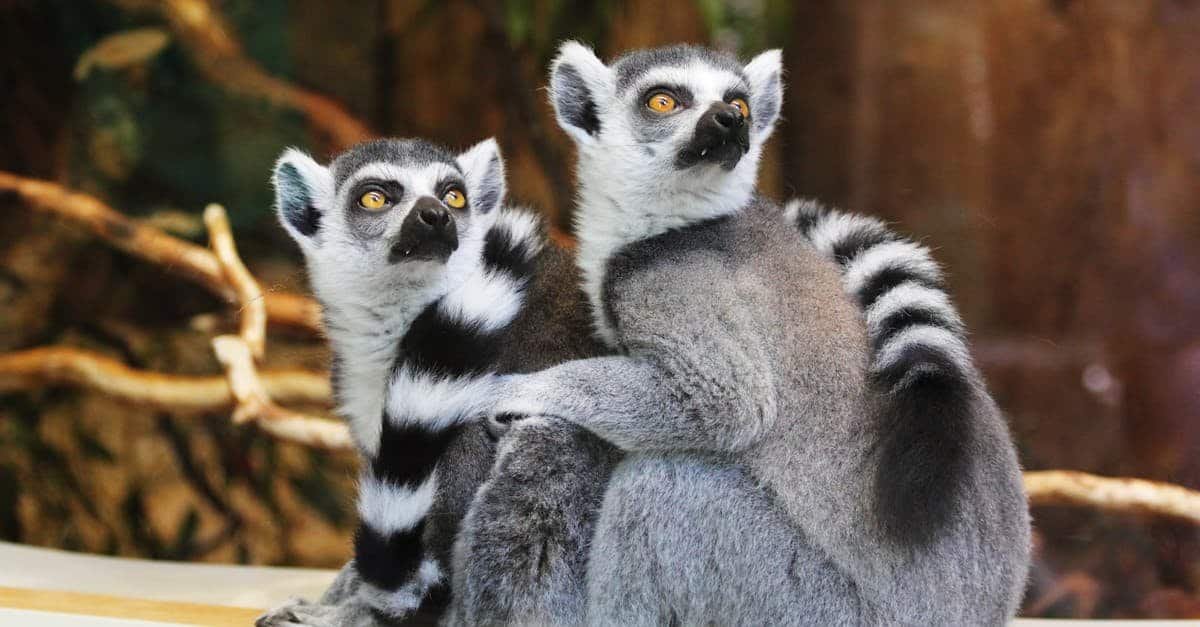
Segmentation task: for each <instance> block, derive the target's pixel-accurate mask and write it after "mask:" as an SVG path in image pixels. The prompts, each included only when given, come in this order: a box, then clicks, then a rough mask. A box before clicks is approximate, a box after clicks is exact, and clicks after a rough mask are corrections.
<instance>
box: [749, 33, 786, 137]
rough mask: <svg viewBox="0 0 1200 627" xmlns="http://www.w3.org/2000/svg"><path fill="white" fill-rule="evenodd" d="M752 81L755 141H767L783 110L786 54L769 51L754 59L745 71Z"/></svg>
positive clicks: (751, 97)
mask: <svg viewBox="0 0 1200 627" xmlns="http://www.w3.org/2000/svg"><path fill="white" fill-rule="evenodd" d="M742 71H743V72H745V73H746V78H747V80H749V81H750V102H751V106H752V107H753V109H752V111H753V112H752V113H751V118H752V119H753V125H754V126H753V131H754V135H755V139H756V140H757V141H759V142H763V141H766V139H767V138H768V137H770V136H771V131H773V130H775V122H776V121H778V120H779V111H780V109H781V108H782V107H783V76H782V75H783V54H782V53H781V52H780V51H779V50H768V51H766V52H763V53H761V54H759V55H758V56H757V57H754V59H752V60H751V61H750V62H749V63H747V64H746V67H744V68H742Z"/></svg>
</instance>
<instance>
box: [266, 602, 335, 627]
mask: <svg viewBox="0 0 1200 627" xmlns="http://www.w3.org/2000/svg"><path fill="white" fill-rule="evenodd" d="M324 607H327V606H322V605H320V604H317V603H313V602H311V601H307V600H305V599H301V598H299V597H292V598H290V599H288V600H287V601H285V602H284V603H283V604H282V605H280V606H278V607H275V608H272V609H270V610H267V611H266V613H264V614H263V615H262V616H259V617H258V619H257V620H255V621H254V626H255V627H284V626H288V627H290V626H292V625H326V624H329V623H328V621H326V622H313V621H312V619H313V618H315V616H314V614H319V613H321V610H322V608H324Z"/></svg>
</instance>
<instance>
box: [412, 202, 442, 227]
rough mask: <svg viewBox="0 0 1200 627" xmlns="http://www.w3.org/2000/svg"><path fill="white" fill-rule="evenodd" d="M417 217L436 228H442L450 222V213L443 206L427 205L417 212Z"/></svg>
mask: <svg viewBox="0 0 1200 627" xmlns="http://www.w3.org/2000/svg"><path fill="white" fill-rule="evenodd" d="M417 218H418V219H419V220H420V221H421V222H422V223H424V224H426V225H428V226H432V227H434V228H442V227H444V226H446V225H447V224H449V223H450V213H449V212H448V211H446V210H445V209H442V208H441V207H437V208H434V207H425V208H423V209H421V210H420V211H418V212H417Z"/></svg>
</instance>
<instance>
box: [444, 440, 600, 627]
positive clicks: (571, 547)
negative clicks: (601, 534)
mask: <svg viewBox="0 0 1200 627" xmlns="http://www.w3.org/2000/svg"><path fill="white" fill-rule="evenodd" d="M617 456H618V454H617V452H616V450H615V449H614V448H613V447H612V446H610V445H608V444H605V443H604V442H603V441H601V440H600V439H599V438H597V437H596V436H594V435H592V434H591V433H588V432H587V431H585V430H583V429H581V428H579V427H577V426H575V425H572V424H570V423H567V422H564V421H560V420H553V419H532V420H528V421H523V422H522V423H520V424H519V425H517V426H515V427H514V428H513V429H512V430H511V431H509V432H508V434H507V435H505V436H504V438H503V439H502V440H501V441H500V445H499V449H498V453H497V458H496V463H495V465H494V467H493V469H492V473H491V476H490V478H489V479H488V481H487V482H486V483H485V484H484V485H483V487H481V488H480V490H479V492H478V493H477V495H476V497H475V500H474V502H473V503H472V505H471V509H470V511H469V513H468V514H467V518H466V520H465V521H464V523H463V527H462V531H461V532H460V534H459V537H458V541H457V543H456V545H455V563H454V569H453V572H454V586H453V589H454V600H453V604H454V608H453V610H452V616H453V618H452V620H451V621H450V622H451V623H454V624H461V625H479V624H483V625H488V624H520V625H526V624H553V625H579V624H582V623H583V617H584V609H585V580H584V575H585V567H586V564H587V556H588V551H589V548H590V543H591V537H592V533H593V531H594V528H595V520H596V516H597V515H598V513H599V508H600V501H601V499H602V498H603V495H604V489H605V486H606V484H607V481H608V475H609V473H610V472H611V470H612V468H613V466H614V465H615V464H616V460H617Z"/></svg>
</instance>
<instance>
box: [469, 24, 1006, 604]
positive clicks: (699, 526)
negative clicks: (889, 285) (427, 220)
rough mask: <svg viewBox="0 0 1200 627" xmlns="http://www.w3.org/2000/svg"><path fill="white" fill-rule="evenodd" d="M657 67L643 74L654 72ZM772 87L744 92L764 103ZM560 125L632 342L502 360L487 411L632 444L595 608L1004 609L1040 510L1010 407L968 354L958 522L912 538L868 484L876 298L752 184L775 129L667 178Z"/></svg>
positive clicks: (617, 122)
mask: <svg viewBox="0 0 1200 627" xmlns="http://www.w3.org/2000/svg"><path fill="white" fill-rule="evenodd" d="M587 54H588V53H587V52H586V51H583V50H581V49H580V47H579V46H578V45H577V44H567V45H565V46H564V48H563V53H562V54H561V55H560V60H559V61H556V65H555V67H556V68H561V67H563V66H570V67H574V68H591V71H593V72H594V73H595V74H594V75H586V74H584V75H582V76H581V78H582V82H583V83H584V84H586V85H588V86H589V89H591V92H589V93H590V96H592V97H596V96H599V97H598V98H597V101H599V102H611V104H609V105H607V107H608V108H606V109H605V108H602V109H601V110H600V111H599V112H598V115H599V119H600V124H601V128H612V127H617V128H619V127H621V126H622V125H623V124H624V125H625V126H626V127H628V126H630V125H636V124H637V121H636V117H635V118H634V119H633V120H632V121H630V115H629V109H628V108H627V107H628V104H629V103H628V102H627V101H626V100H625V99H622V98H618V97H617V95H618V94H615V93H609V94H596V93H595V86H604V85H613V84H619V76H620V75H619V74H618V75H617V81H616V82H615V83H614V80H613V78H612V72H613V69H612V68H608V67H605V66H602V65H600V64H598V62H595V63H594V62H593V61H594V60H593V59H588V58H587ZM637 58H654V55H653V54H650V55H647V56H640V57H637ZM760 58H761V57H760ZM777 59H778V57H777V53H776V54H775V59H774V61H773V63H774V64H775V65H776V66H777V65H778V60H777ZM756 61H757V60H756ZM672 63H673V62H672ZM754 63H755V62H752V65H753V64H754ZM771 63H772V60H771V59H767V60H766V62H765V66H769V65H770V64H771ZM643 65H644V66H645V67H642V69H641V70H640V71H641V73H643V74H645V73H647V72H650V71H652V70H653V69H654V68H653V67H651V66H652V65H653V64H652V63H645V64H643ZM713 66H714V67H713V69H714V74H713V75H712V76H711V77H706V78H702V80H708V81H709V86H708V87H706V89H707V91H708V93H713V94H717V95H716V96H715V97H721V96H720V95H719V90H714V89H713V85H717V86H719V85H720V83H721V81H723V80H725V81H727V80H729V79H727V78H722V76H728V74H730V72H729V68H728V64H727V63H720V64H718V63H714V64H713ZM765 66H764V65H757V66H756V67H755V68H754V70H755V71H754V72H753V74H754V75H755V78H753V79H751V82H752V83H754V84H756V85H759V86H760V87H761V86H766V88H767V89H768V90H769V89H770V86H771V85H772V84H775V85H778V84H779V83H778V72H777V71H776V72H775V73H774V75H769V74H767V73H764V69H767V68H766V67H765ZM749 67H750V66H747V68H749ZM577 71H578V70H577ZM748 74H749V72H748ZM630 80H633V79H630ZM772 81H775V82H774V83H772ZM551 84H552V85H554V84H555V83H554V80H553V79H552V81H551ZM553 91H554V90H553V88H552V95H554V96H555V97H557V94H553ZM762 95H763V94H762V93H761V91H760V92H758V93H753V94H751V96H752V98H751V101H750V102H751V107H752V108H753V107H755V106H756V105H755V102H756V100H759V99H760V97H761V96H762ZM561 104H562V103H559V102H557V101H556V108H557V109H558V110H559V111H560V115H561V111H562V109H563V107H562V106H561ZM705 106H707V103H706V102H705V103H697V107H696V108H698V109H703V108H704V107H705ZM776 111H777V109H776ZM768 112H770V111H769V110H768ZM681 115H683V114H681ZM614 116H624V118H625V119H624V120H621V119H619V118H616V117H614ZM560 122H561V123H562V124H563V125H564V128H566V129H567V130H568V132H570V133H572V136H573V137H574V138H575V139H576V141H577V142H578V143H580V145H581V156H580V169H579V181H580V185H581V203H580V209H579V218H580V224H581V230H580V232H579V236H580V239H581V248H580V259H581V263H582V264H584V265H583V271H584V273H585V276H588V277H589V279H590V280H591V281H593V282H592V283H591V286H590V287H589V289H592V290H595V291H592V292H589V295H590V296H591V297H592V298H593V301H592V303H593V306H594V309H595V311H594V314H595V316H596V318H597V328H598V329H599V330H601V332H602V335H603V337H605V338H606V340H607V341H608V342H609V343H610V344H611V345H612V346H613V347H614V348H616V349H617V351H618V353H619V354H618V355H615V356H608V357H600V358H592V359H587V360H580V361H575V362H568V363H565V364H562V365H559V366H555V367H553V368H550V369H548V370H544V371H541V372H538V373H535V374H532V375H524V376H512V377H506V378H505V379H504V380H503V382H502V384H501V385H500V386H499V387H498V389H497V392H496V396H497V399H498V400H497V403H496V407H495V408H494V416H493V417H494V418H499V417H501V416H507V415H519V416H538V417H543V418H536V419H535V422H534V423H533V427H536V426H537V425H539V424H546V423H544V422H543V421H545V420H546V418H544V417H550V418H552V419H561V420H568V421H571V422H575V423H577V424H579V425H581V426H583V427H585V428H587V429H589V430H590V431H592V432H593V433H595V434H597V435H599V436H600V437H602V438H603V439H605V440H607V441H609V442H611V443H613V444H615V445H616V446H618V447H619V448H621V449H623V450H624V451H626V453H627V457H626V458H625V460H624V461H622V462H621V463H620V464H619V465H618V467H617V469H616V471H615V472H614V474H613V476H612V479H611V481H610V483H609V487H608V490H607V492H606V494H605V498H604V504H603V507H602V511H601V515H600V520H599V523H598V526H597V530H596V534H595V536H594V538H593V544H592V551H591V554H590V560H589V564H588V572H587V580H588V616H587V619H588V622H590V623H592V624H603V625H607V624H622V625H639V624H663V623H669V624H684V625H693V624H709V623H715V624H747V625H760V624H822V625H824V624H953V625H959V624H1001V623H1003V622H1004V621H1006V620H1007V619H1008V618H1009V617H1011V616H1012V615H1013V613H1014V612H1015V610H1016V605H1017V603H1018V602H1019V600H1020V596H1021V592H1022V588H1023V583H1024V577H1025V572H1026V569H1027V566H1028V559H1029V519H1028V510H1027V506H1026V502H1025V497H1024V493H1023V491H1022V486H1021V477H1020V472H1019V466H1018V463H1017V459H1016V454H1015V451H1014V448H1013V446H1012V443H1011V439H1010V437H1009V434H1008V431H1007V427H1006V425H1005V423H1004V421H1003V418H1002V417H1001V416H1000V414H999V412H998V411H997V410H996V408H995V406H994V403H993V402H992V400H991V399H990V397H989V396H988V394H987V391H986V389H985V387H984V385H983V383H982V380H981V379H980V377H979V374H978V372H976V371H975V369H974V367H973V366H971V365H970V364H969V362H968V363H967V364H966V365H965V366H964V372H962V373H960V374H961V375H962V376H963V377H965V378H966V380H967V381H968V382H969V387H968V393H969V395H970V407H971V412H970V416H969V419H970V428H969V429H967V430H965V432H964V434H963V438H964V439H965V440H966V441H965V443H964V447H965V450H966V451H967V453H968V455H967V460H968V463H966V464H965V466H964V469H963V470H962V472H961V473H959V474H958V475H956V476H953V477H950V478H949V479H950V480H951V481H953V482H957V483H958V487H959V489H956V490H952V491H950V492H949V493H948V497H947V498H953V499H955V501H956V502H955V503H954V504H953V505H954V506H953V507H952V508H949V511H951V512H952V516H951V517H950V519H949V520H948V521H946V522H945V523H944V525H943V526H942V527H941V528H939V529H938V530H936V533H935V534H933V537H932V539H931V540H929V541H928V542H925V543H922V544H919V545H918V544H911V545H909V544H901V543H898V542H897V541H895V539H894V538H893V537H892V536H889V535H887V534H886V533H884V531H883V530H882V529H881V526H880V524H879V521H878V520H877V519H876V511H875V509H874V496H875V495H874V494H873V489H874V487H875V478H876V468H875V466H876V463H877V461H878V457H877V455H878V451H877V445H878V443H879V442H881V441H882V439H883V438H884V437H885V434H884V433H883V432H882V429H883V427H882V426H881V425H882V424H883V421H881V420H880V413H879V412H881V411H884V410H886V407H887V406H888V404H887V401H888V399H887V397H886V395H882V394H879V393H878V391H877V390H873V388H872V387H871V381H870V379H869V378H868V374H869V358H870V354H869V352H868V351H867V350H866V349H865V348H864V347H866V346H868V342H867V337H866V330H865V328H864V323H863V319H862V315H861V313H860V312H859V311H857V310H856V305H855V304H854V303H852V302H850V300H849V299H848V298H847V296H846V294H845V292H844V291H843V287H842V285H841V282H840V277H839V275H838V267H837V265H836V264H835V263H834V262H833V261H831V260H830V259H828V258H826V257H824V256H822V254H821V252H820V251H818V250H816V249H815V248H813V246H812V245H811V244H810V243H809V242H808V241H806V240H805V239H804V238H803V237H802V236H801V235H800V234H799V233H797V232H796V231H795V230H793V229H787V228H781V225H782V224H783V223H784V221H783V219H782V215H783V211H782V209H781V208H780V207H778V206H777V205H774V204H772V203H769V202H765V201H762V200H751V199H750V197H749V194H750V193H751V189H752V182H753V170H752V169H749V170H748V168H754V167H756V165H757V164H756V160H757V157H758V154H759V151H760V150H761V144H762V142H763V141H765V138H766V135H769V132H770V126H769V125H768V126H767V127H766V128H764V129H762V131H761V132H757V134H756V135H754V136H752V147H751V150H750V152H749V154H748V156H747V157H746V159H751V160H752V161H751V162H750V163H749V164H747V163H746V162H745V161H743V164H742V165H739V166H738V167H737V168H736V169H735V170H734V171H733V172H732V173H728V174H723V173H721V172H719V171H716V170H715V169H713V168H712V167H708V166H706V167H703V168H697V169H694V170H688V171H684V172H682V173H681V174H679V176H678V178H676V179H671V178H669V177H670V176H671V174H670V173H667V172H665V171H664V169H662V168H661V167H657V166H656V165H655V164H654V163H649V164H640V163H639V164H635V163H631V161H634V160H636V159H637V158H638V155H639V154H641V153H639V152H637V151H636V150H634V149H626V148H624V147H622V146H621V145H619V144H618V143H616V142H617V140H616V139H614V140H613V142H614V143H612V144H606V137H605V135H604V134H601V135H600V136H598V137H589V136H587V135H584V134H579V133H577V132H574V131H573V121H572V120H571V119H569V118H567V119H562V118H560ZM610 123H611V125H610ZM626 132H627V133H636V130H629V131H626ZM618 139H619V138H618ZM683 139H686V138H683ZM673 140H674V138H673ZM668 148H669V146H668ZM643 160H644V158H643ZM609 168H620V170H619V171H620V172H622V173H623V174H626V176H624V177H618V176H615V174H614V171H613V170H610V169H609ZM639 169H640V170H641V171H644V172H651V173H654V174H652V175H651V176H653V177H654V185H653V187H651V186H648V185H647V184H645V183H642V182H641V181H638V180H636V179H635V178H634V177H635V176H637V175H638V172H639ZM723 180H728V181H729V184H727V185H725V186H723V187H722V186H721V185H720V183H721V181H723ZM747 181H749V184H748V185H747ZM739 186H746V187H744V188H742V187H739ZM698 188H703V189H704V190H705V193H696V192H697V191H698ZM709 190H713V191H709ZM740 190H742V191H740ZM655 194H658V195H657V196H656V195H655ZM739 195H741V196H740V200H738V199H739ZM638 221H642V222H644V224H639V223H638ZM589 229H594V230H589ZM606 253H607V254H606ZM597 262H602V264H601V265H594V264H596V263H597ZM589 264H591V265H589ZM595 279H599V281H595ZM518 425H519V426H520V428H524V427H525V425H521V424H520V423H518Z"/></svg>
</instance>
